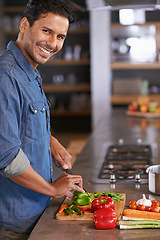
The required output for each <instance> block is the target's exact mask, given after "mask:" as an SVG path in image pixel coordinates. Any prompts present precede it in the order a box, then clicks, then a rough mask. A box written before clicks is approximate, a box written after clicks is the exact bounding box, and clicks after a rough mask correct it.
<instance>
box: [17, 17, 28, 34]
mask: <svg viewBox="0 0 160 240" xmlns="http://www.w3.org/2000/svg"><path fill="white" fill-rule="evenodd" d="M28 27H29V22H28V19H27V18H26V17H24V18H22V20H21V23H20V28H19V29H20V32H25V31H26V29H27V28H28Z"/></svg>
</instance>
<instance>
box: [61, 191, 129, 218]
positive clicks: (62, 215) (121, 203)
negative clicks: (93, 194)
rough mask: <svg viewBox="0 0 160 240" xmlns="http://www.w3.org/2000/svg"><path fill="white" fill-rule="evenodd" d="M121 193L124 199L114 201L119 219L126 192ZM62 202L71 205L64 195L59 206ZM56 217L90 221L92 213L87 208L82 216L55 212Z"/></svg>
mask: <svg viewBox="0 0 160 240" xmlns="http://www.w3.org/2000/svg"><path fill="white" fill-rule="evenodd" d="M121 195H123V196H124V200H123V201H119V202H115V212H116V216H117V218H118V219H120V218H121V216H122V213H123V209H124V206H125V200H126V194H124V193H121ZM64 204H68V205H71V204H72V202H71V199H70V198H68V197H66V198H65V200H64V202H63V204H62V205H61V207H62V206H63V205H64ZM56 219H57V220H87V221H88V220H90V221H92V220H93V213H91V211H90V210H87V211H85V214H84V215H83V216H79V215H77V214H76V213H73V214H71V215H67V214H66V213H65V212H62V213H57V214H56Z"/></svg>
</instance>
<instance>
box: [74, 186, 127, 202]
mask: <svg viewBox="0 0 160 240" xmlns="http://www.w3.org/2000/svg"><path fill="white" fill-rule="evenodd" d="M101 196H102V197H105V196H108V197H110V198H112V200H113V201H114V202H118V201H121V200H124V196H123V195H121V194H119V193H114V192H109V191H107V190H106V189H104V192H94V193H87V192H85V193H81V192H79V191H77V190H75V191H74V192H73V197H72V203H73V204H74V205H76V206H84V205H88V204H90V203H91V202H92V201H93V200H94V199H96V198H99V197H101Z"/></svg>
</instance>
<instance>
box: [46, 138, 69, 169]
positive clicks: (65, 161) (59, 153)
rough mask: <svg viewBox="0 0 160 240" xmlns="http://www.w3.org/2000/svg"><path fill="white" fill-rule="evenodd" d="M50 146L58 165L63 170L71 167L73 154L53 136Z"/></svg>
mask: <svg viewBox="0 0 160 240" xmlns="http://www.w3.org/2000/svg"><path fill="white" fill-rule="evenodd" d="M50 147H51V153H52V156H53V157H54V161H55V164H56V166H57V167H59V168H61V169H62V170H65V169H71V168H72V165H71V158H72V156H71V155H70V154H69V153H68V152H67V150H66V149H65V148H64V147H63V146H62V145H61V144H60V143H59V142H58V141H57V139H56V138H54V137H53V136H51V137H50Z"/></svg>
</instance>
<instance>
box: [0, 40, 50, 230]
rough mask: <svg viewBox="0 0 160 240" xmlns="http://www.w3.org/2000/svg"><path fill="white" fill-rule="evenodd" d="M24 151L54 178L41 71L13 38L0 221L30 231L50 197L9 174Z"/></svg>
mask: <svg viewBox="0 0 160 240" xmlns="http://www.w3.org/2000/svg"><path fill="white" fill-rule="evenodd" d="M20 149H22V150H23V152H24V154H25V156H26V157H27V158H28V159H29V161H30V164H31V166H32V168H33V169H34V170H35V171H37V172H38V173H39V174H40V175H41V176H42V177H43V178H44V179H45V180H46V181H47V182H49V183H50V182H52V181H53V177H52V176H53V170H52V158H51V152H50V112H49V103H48V101H47V99H46V96H45V94H44V92H43V90H42V80H41V77H40V75H39V73H38V71H37V70H34V69H33V68H32V67H31V65H30V64H29V62H28V61H27V59H26V58H25V57H24V55H23V54H22V53H21V52H20V50H19V49H18V48H17V47H16V46H15V44H14V42H10V43H9V44H8V46H7V50H6V51H4V52H3V53H2V54H1V55H0V225H2V226H4V227H6V228H8V229H10V230H13V231H16V232H20V233H30V232H31V230H32V229H33V227H34V226H35V224H36V222H37V220H38V219H39V217H40V215H41V214H42V212H43V211H44V209H45V208H46V207H47V205H48V203H49V201H50V197H48V196H45V195H42V194H39V193H36V192H34V191H31V190H28V189H26V188H23V187H21V186H19V185H17V184H16V183H14V182H13V181H11V180H10V179H9V178H7V177H6V176H5V174H4V169H5V167H6V166H8V164H9V163H11V162H12V160H13V159H14V158H15V157H16V155H17V154H18V152H19V150H20Z"/></svg>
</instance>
